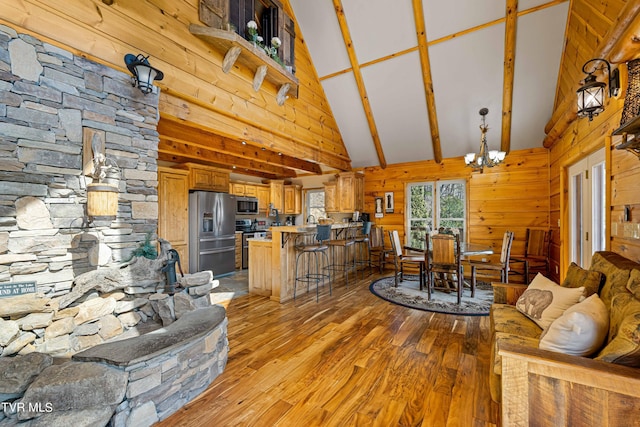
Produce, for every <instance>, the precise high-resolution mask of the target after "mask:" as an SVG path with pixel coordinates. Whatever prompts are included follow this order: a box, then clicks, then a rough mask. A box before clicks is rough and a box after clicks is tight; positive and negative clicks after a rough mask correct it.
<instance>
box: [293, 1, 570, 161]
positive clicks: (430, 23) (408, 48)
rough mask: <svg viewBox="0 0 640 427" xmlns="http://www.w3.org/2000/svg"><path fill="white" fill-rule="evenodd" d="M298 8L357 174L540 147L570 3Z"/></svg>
mask: <svg viewBox="0 0 640 427" xmlns="http://www.w3.org/2000/svg"><path fill="white" fill-rule="evenodd" d="M290 3H291V6H292V8H293V10H294V13H295V16H296V19H297V20H298V24H299V26H300V29H301V31H302V36H303V37H304V38H305V41H306V43H307V45H308V48H309V51H310V53H311V56H312V58H313V62H314V65H315V67H316V69H317V71H318V75H319V77H320V80H321V82H322V85H323V87H324V90H325V92H326V94H327V98H328V100H329V103H330V105H331V108H332V110H333V113H334V116H335V117H336V120H337V122H338V125H339V127H340V132H341V134H342V137H343V139H344V142H345V145H346V147H347V150H348V152H349V155H350V156H351V160H352V163H353V166H354V167H364V166H374V165H380V166H385V165H386V164H392V163H402V162H410V161H416V160H430V159H433V160H436V161H440V160H441V159H442V158H448V157H456V156H463V155H464V154H466V153H468V152H475V151H478V149H479V141H480V131H479V129H478V127H479V125H480V119H481V117H480V115H479V110H480V109H481V108H482V107H487V108H488V109H489V114H488V115H487V123H488V125H489V128H490V130H489V133H488V139H489V145H490V147H491V148H495V149H498V148H500V147H501V148H502V150H504V151H509V150H518V149H524V148H531V147H539V146H541V143H542V140H543V138H544V136H545V134H544V126H545V125H546V123H547V121H548V120H549V119H550V117H551V114H552V112H553V105H554V97H555V88H556V83H557V79H558V70H559V67H560V60H561V56H562V50H563V42H564V37H565V26H566V21H567V12H568V8H569V2H567V1H548V0H524V1H523V0H520V1H516V0H506V1H504V0H502V1H482V2H479V1H475V0H454V1H451V0H450V1H440V0H404V1H396V2H393V3H390V2H388V1H384V0H333V1H329V0H325V1H313V2H310V1H305V0H290Z"/></svg>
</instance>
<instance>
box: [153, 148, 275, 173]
mask: <svg viewBox="0 0 640 427" xmlns="http://www.w3.org/2000/svg"><path fill="white" fill-rule="evenodd" d="M158 160H163V161H165V162H173V163H191V162H193V159H192V158H191V157H186V156H180V155H175V154H169V153H164V152H158ZM198 164H200V165H205V166H213V167H215V168H219V169H229V165H226V164H222V163H217V162H211V161H199V162H198ZM230 172H234V173H239V174H242V175H251V176H257V177H260V178H263V179H280V177H278V176H277V175H274V174H270V173H266V172H258V171H255V170H251V169H241V168H235V169H234V168H231V169H230Z"/></svg>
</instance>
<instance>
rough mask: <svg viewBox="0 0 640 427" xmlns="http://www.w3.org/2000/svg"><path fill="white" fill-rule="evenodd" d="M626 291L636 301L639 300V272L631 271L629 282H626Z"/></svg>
mask: <svg viewBox="0 0 640 427" xmlns="http://www.w3.org/2000/svg"><path fill="white" fill-rule="evenodd" d="M627 289H628V290H629V292H631V293H632V294H633V296H634V297H636V299H638V300H640V270H631V274H630V275H629V281H628V282H627Z"/></svg>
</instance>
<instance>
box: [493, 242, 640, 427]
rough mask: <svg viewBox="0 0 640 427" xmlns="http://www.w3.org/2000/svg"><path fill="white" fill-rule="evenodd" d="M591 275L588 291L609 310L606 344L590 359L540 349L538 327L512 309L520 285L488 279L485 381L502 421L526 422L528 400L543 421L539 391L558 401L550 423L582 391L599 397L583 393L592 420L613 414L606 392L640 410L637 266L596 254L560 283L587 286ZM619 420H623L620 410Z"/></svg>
mask: <svg viewBox="0 0 640 427" xmlns="http://www.w3.org/2000/svg"><path fill="white" fill-rule="evenodd" d="M593 272H599V273H602V274H601V275H599V274H598V273H593ZM570 276H571V277H570ZM587 277H588V278H587ZM594 277H598V281H597V282H596V287H595V289H593V291H596V290H597V293H598V295H599V297H600V299H601V300H602V302H603V303H604V304H605V306H606V307H607V310H608V312H609V332H608V336H607V338H606V340H605V342H604V346H603V347H602V348H601V349H600V351H598V352H596V353H594V354H593V355H592V356H590V357H581V356H571V355H566V354H562V353H556V352H552V351H546V350H541V349H539V343H540V338H541V335H542V333H543V330H542V329H541V328H540V327H539V326H538V325H537V324H536V323H535V322H534V321H532V320H530V319H529V318H528V317H526V316H525V315H524V314H522V313H521V312H520V311H518V310H517V309H516V307H515V302H516V300H517V299H518V296H519V295H521V294H522V293H523V292H524V291H525V290H526V286H525V285H517V284H503V283H496V284H494V304H493V305H492V307H491V314H490V322H491V344H492V348H491V365H490V378H489V384H490V389H491V397H492V398H493V400H495V401H496V402H498V403H502V405H503V408H502V410H503V422H504V421H505V418H506V420H507V421H509V422H507V424H506V425H509V424H519V422H514V420H515V419H517V420H519V421H520V422H522V423H523V424H527V423H528V421H527V420H528V418H527V417H528V413H529V409H531V408H530V405H532V404H534V403H535V405H536V408H535V410H534V409H531V411H532V412H534V411H535V412H536V415H537V416H538V417H539V418H538V420H540V419H545V405H544V404H542V403H540V402H541V400H540V399H542V401H543V400H544V396H547V399H548V398H551V399H552V403H553V405H560V406H558V407H557V408H556V409H555V410H554V409H550V410H549V414H548V418H549V419H548V421H549V422H551V423H552V425H563V423H562V422H558V420H559V419H557V418H554V417H558V416H560V417H561V416H562V415H558V413H557V411H558V410H561V409H558V408H560V407H562V405H561V402H562V401H563V397H562V396H564V399H565V403H566V405H567V408H565V409H567V411H569V408H571V407H572V405H576V399H578V396H582V397H580V399H582V398H585V396H584V394H590V393H592V392H593V391H594V390H597V393H599V394H593V395H589V396H588V397H586V398H587V399H589V400H587V402H589V405H586V406H587V407H586V408H582V411H583V413H584V412H585V411H587V412H588V413H591V412H592V413H593V414H592V415H593V417H595V418H594V419H597V418H598V417H601V416H602V417H604V416H605V414H608V415H607V416H609V417H610V416H611V415H610V412H611V411H612V410H613V409H614V406H615V405H613V404H611V402H609V403H607V402H603V400H606V399H605V397H606V396H605V395H607V396H608V393H618V394H621V395H623V396H624V398H625V399H628V400H627V403H629V404H630V405H631V406H630V407H631V408H635V410H638V409H639V408H640V369H639V367H640V264H638V263H636V262H633V261H631V260H629V259H627V258H624V257H622V256H621V255H619V254H617V253H614V252H596V253H595V254H594V256H593V259H592V263H591V267H590V268H589V270H582V269H580V268H579V267H577V266H575V265H572V267H571V269H570V272H568V274H567V279H566V280H565V281H564V282H563V283H562V286H568V287H579V286H582V285H585V284H586V285H587V286H588V281H589V280H592V281H593V278H594ZM572 281H573V283H571V282H572ZM592 285H593V284H592ZM505 358H508V361H505ZM505 369H507V371H505ZM574 371H575V372H574ZM505 372H506V374H505ZM503 375H504V376H505V378H503ZM507 376H508V377H507ZM565 383H566V384H569V385H566V384H565ZM576 384H581V387H583V388H579V387H577V385H576ZM627 389H628V390H627ZM603 390H604V391H603ZM621 390H622V392H621ZM587 391H588V393H587ZM505 402H507V407H506V408H505ZM600 404H602V405H603V406H602V407H599V405H600ZM565 415H566V414H565ZM630 415H633V412H631V413H630ZM636 415H637V414H636ZM523 417H524V418H523ZM617 417H622V418H621V421H624V417H625V412H624V411H621V412H620V413H619V414H617V415H616V418H617ZM609 419H610V418H609ZM635 419H637V416H636V417H635ZM574 421H575V420H574ZM627 421H628V418H627ZM564 424H565V425H570V424H572V422H569V421H567V422H566V423H564ZM550 425H551V424H550ZM601 425H605V424H601ZM608 425H614V424H610V423H608Z"/></svg>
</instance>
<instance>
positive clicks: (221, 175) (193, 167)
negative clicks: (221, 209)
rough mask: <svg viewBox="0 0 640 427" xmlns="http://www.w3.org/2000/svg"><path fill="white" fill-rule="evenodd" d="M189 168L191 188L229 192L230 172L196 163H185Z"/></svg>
mask: <svg viewBox="0 0 640 427" xmlns="http://www.w3.org/2000/svg"><path fill="white" fill-rule="evenodd" d="M185 166H186V167H188V168H189V175H190V185H189V188H190V189H191V190H207V191H218V192H222V193H227V192H229V172H227V171H225V170H222V169H215V168H210V167H207V166H203V165H197V164H194V163H185Z"/></svg>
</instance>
